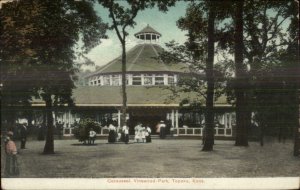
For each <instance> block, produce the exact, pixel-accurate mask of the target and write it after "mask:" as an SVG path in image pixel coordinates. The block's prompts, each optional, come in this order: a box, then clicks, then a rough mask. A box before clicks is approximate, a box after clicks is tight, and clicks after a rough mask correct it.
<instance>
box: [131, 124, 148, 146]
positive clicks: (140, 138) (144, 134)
mask: <svg viewBox="0 0 300 190" xmlns="http://www.w3.org/2000/svg"><path fill="white" fill-rule="evenodd" d="M134 134H135V135H134V141H135V142H137V143H139V142H143V143H150V142H151V128H150V127H149V126H145V127H144V126H143V125H142V124H141V123H139V124H138V125H136V126H135V127H134Z"/></svg>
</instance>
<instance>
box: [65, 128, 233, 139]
mask: <svg viewBox="0 0 300 190" xmlns="http://www.w3.org/2000/svg"><path fill="white" fill-rule="evenodd" d="M214 130H215V136H220V137H232V129H231V128H223V127H222V128H221V127H215V129H214ZM63 134H64V136H73V133H72V128H64V133H63ZM173 134H174V136H203V128H175V129H174V131H173ZM107 135H108V129H107V128H102V129H101V131H100V133H98V134H97V136H107Z"/></svg>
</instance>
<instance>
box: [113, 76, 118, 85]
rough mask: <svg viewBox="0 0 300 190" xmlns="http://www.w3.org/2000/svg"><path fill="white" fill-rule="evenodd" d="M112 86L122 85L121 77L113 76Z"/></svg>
mask: <svg viewBox="0 0 300 190" xmlns="http://www.w3.org/2000/svg"><path fill="white" fill-rule="evenodd" d="M112 85H113V86H119V85H120V78H119V75H113V76H112Z"/></svg>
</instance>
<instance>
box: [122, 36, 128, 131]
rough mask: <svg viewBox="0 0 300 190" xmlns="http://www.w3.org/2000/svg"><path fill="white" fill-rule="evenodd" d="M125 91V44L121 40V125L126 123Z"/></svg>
mask: <svg viewBox="0 0 300 190" xmlns="http://www.w3.org/2000/svg"><path fill="white" fill-rule="evenodd" d="M126 115H127V93H126V44H125V40H124V43H123V42H122V109H121V126H123V125H126Z"/></svg>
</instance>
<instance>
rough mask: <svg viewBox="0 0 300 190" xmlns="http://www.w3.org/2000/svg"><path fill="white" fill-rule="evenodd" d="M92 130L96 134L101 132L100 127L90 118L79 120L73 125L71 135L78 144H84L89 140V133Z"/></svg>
mask: <svg viewBox="0 0 300 190" xmlns="http://www.w3.org/2000/svg"><path fill="white" fill-rule="evenodd" d="M90 129H93V130H94V131H95V132H96V133H99V132H100V130H101V127H100V125H99V124H98V123H97V122H95V121H93V120H92V119H90V118H87V119H81V120H80V122H79V123H78V124H77V125H74V129H73V134H74V136H75V138H76V139H78V140H79V142H85V141H86V140H88V138H89V131H90Z"/></svg>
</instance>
